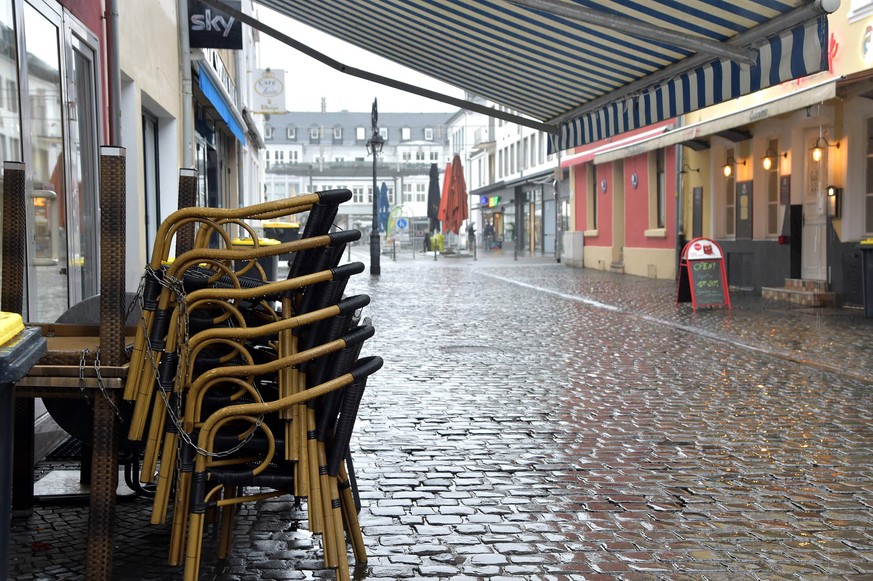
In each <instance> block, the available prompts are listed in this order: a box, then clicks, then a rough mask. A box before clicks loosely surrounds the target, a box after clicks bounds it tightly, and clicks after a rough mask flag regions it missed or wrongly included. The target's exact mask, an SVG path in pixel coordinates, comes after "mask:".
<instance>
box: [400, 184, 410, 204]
mask: <svg viewBox="0 0 873 581" xmlns="http://www.w3.org/2000/svg"><path fill="white" fill-rule="evenodd" d="M411 201H412V184H409V183H404V184H403V196H402V197H401V203H403V204H405V203H407V202H411Z"/></svg>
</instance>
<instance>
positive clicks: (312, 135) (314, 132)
mask: <svg viewBox="0 0 873 581" xmlns="http://www.w3.org/2000/svg"><path fill="white" fill-rule="evenodd" d="M319 137H321V129H320V128H319V127H311V128H310V129H309V139H318V138H319Z"/></svg>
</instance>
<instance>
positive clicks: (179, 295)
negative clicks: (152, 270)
mask: <svg viewBox="0 0 873 581" xmlns="http://www.w3.org/2000/svg"><path fill="white" fill-rule="evenodd" d="M153 276H154V275H153ZM158 282H159V284H161V285H162V286H163V287H165V288H167V289H168V290H169V291H170V292H172V293H173V294H174V295H175V302H176V312H177V316H178V320H179V324H178V325H177V326H176V329H177V345H178V350H179V364H178V367H177V369H176V376H175V381H176V382H177V383H180V382H183V381H184V380H185V378H186V377H187V376H188V366H189V365H190V362H189V357H188V354H189V352H188V344H189V339H190V336H189V332H190V331H189V328H190V327H189V325H188V322H189V320H190V314H189V312H188V301H187V295H186V293H185V288H184V285H183V281H182V280H181V279H178V278H175V277H164V278H163V279H158ZM142 287H143V284H141V285H140V289H142ZM140 322H141V324H142V327H143V332H146V331H147V329H146V328H145V317H144V316H141V317H140ZM146 352H147V356H148V360H149V363H150V364H151V366H152V371H153V373H154V377H155V381H157V382H158V393H159V394H160V397H161V399H162V400H163V402H164V408H165V409H166V413H167V416H168V417H169V419H170V421H171V422H172V424H173V426H174V427H175V428H176V433H177V434H179V437H180V438H181V439H182V440H183V441H184V442H185V443H186V444H187V445H188V446H191V448H193V449H194V451H195V452H197V453H198V454H200V455H203V456H206V457H208V458H223V457H226V456H231V455H233V454H235V453H237V452H238V451H240V450H241V449H242V448H244V447H245V446H246V444H248V443H249V441H251V439H252V438H253V437H254V435H255V433H256V432H257V429H258V428H259V427H260V426H261V424H262V423H263V420H264V415H263V414H262V415H260V416H259V417H258V420H257V422H255V427H254V429H252V430H251V432H250V433H249V435H248V436H246V437H245V438H244V439H243V440H241V441H240V442H239V444H237V445H236V446H234V447H233V448H230V449H228V450H225V451H222V452H211V451H209V450H205V449H203V448H200V447H199V446H198V445H197V443H196V442H195V441H194V439H193V438H192V436H191V434H189V433H188V432H186V431H185V430H184V429H183V428H182V420H181V415H182V409H181V405H182V404H181V398H176V402H175V406H173V405H172V404H171V402H170V399H169V398H168V397H167V391H166V390H165V389H164V387H165V386H164V385H163V383H161V375H160V372H159V369H158V367H159V365H158V360H157V353H160V351H157V350H153V349H152V348H151V345H150V344H149V342H148V341H146ZM166 387H172V386H166Z"/></svg>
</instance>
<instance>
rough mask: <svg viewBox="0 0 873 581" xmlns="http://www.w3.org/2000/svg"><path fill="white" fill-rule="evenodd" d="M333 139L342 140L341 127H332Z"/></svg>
mask: <svg viewBox="0 0 873 581" xmlns="http://www.w3.org/2000/svg"><path fill="white" fill-rule="evenodd" d="M333 138H334V139H342V138H343V128H342V127H334V128H333Z"/></svg>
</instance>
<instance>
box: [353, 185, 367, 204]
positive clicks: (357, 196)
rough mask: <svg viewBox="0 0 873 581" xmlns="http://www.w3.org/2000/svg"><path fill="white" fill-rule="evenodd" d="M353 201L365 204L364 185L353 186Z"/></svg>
mask: <svg viewBox="0 0 873 581" xmlns="http://www.w3.org/2000/svg"><path fill="white" fill-rule="evenodd" d="M352 203H353V204H363V203H364V188H363V186H355V187H354V188H352Z"/></svg>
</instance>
